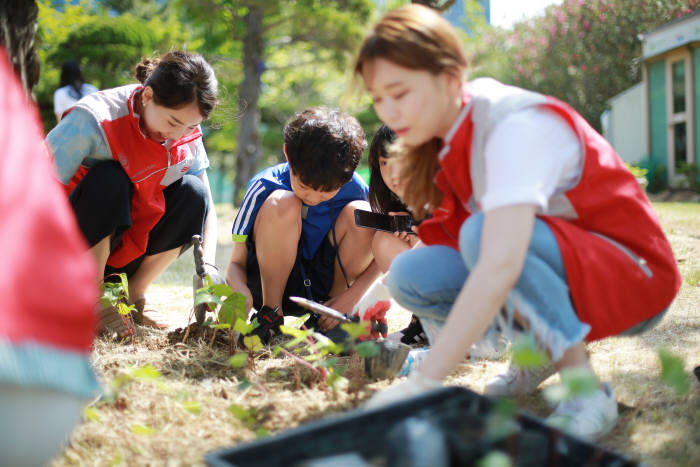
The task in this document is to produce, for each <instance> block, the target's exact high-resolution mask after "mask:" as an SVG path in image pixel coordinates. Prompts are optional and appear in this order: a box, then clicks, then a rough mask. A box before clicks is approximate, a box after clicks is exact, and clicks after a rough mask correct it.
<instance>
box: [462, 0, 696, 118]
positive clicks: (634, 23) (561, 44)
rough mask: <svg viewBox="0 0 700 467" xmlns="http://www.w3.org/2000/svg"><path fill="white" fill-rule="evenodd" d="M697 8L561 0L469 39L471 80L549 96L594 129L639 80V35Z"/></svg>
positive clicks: (628, 0)
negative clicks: (610, 104) (609, 103)
mask: <svg viewBox="0 0 700 467" xmlns="http://www.w3.org/2000/svg"><path fill="white" fill-rule="evenodd" d="M698 9H700V0H586V1H584V0H564V1H563V3H562V4H561V5H552V6H550V7H548V8H547V9H546V10H545V14H544V15H543V16H540V17H536V18H533V19H530V20H527V21H524V22H521V23H518V24H516V25H515V26H514V28H513V30H512V31H506V30H502V29H498V28H491V29H485V30H484V31H483V32H482V35H481V36H480V40H478V41H477V40H471V41H470V43H469V44H467V49H468V50H470V51H471V53H472V56H471V59H472V62H473V64H474V73H473V74H472V76H481V75H490V76H493V77H494V78H496V79H499V80H501V81H503V82H506V83H509V84H515V85H517V86H521V87H524V88H527V89H532V90H535V91H539V92H542V93H545V94H549V95H552V96H555V97H557V98H559V99H562V100H564V101H565V102H568V103H569V104H571V105H572V106H573V107H574V108H575V109H576V110H578V111H579V112H580V113H581V114H582V115H583V116H584V117H585V118H586V119H587V120H588V122H589V123H590V124H591V125H592V126H593V127H595V128H596V129H600V114H601V113H602V112H603V111H604V110H605V105H606V104H605V102H606V100H608V99H610V98H611V97H613V96H614V95H616V94H618V93H620V92H621V91H623V90H625V89H627V88H628V87H630V86H631V85H633V84H634V83H637V82H639V81H640V80H641V67H640V60H641V54H642V47H641V46H642V43H641V40H640V38H639V35H640V34H643V33H646V32H649V31H651V30H653V29H655V28H657V27H659V26H661V25H663V24H665V23H667V22H669V21H672V20H677V19H678V18H681V17H683V16H685V15H689V14H692V13H694V12H695V11H697V10H698ZM485 38H488V39H487V40H488V42H487V43H488V44H489V45H488V46H486V45H484V44H485V43H486V42H485Z"/></svg>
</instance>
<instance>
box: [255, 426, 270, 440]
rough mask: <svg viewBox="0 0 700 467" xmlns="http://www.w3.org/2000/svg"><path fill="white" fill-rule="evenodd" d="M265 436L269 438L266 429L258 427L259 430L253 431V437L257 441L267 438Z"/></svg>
mask: <svg viewBox="0 0 700 467" xmlns="http://www.w3.org/2000/svg"><path fill="white" fill-rule="evenodd" d="M267 436H270V432H269V431H267V429H266V428H263V427H260V428H258V429H257V430H255V437H256V438H257V439H260V438H265V437H267Z"/></svg>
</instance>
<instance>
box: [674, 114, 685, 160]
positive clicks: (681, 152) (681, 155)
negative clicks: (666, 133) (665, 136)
mask: <svg viewBox="0 0 700 467" xmlns="http://www.w3.org/2000/svg"><path fill="white" fill-rule="evenodd" d="M686 135H687V131H686V125H685V122H683V123H676V124H675V125H673V146H674V148H673V152H674V154H673V158H674V161H673V165H674V166H675V167H676V168H677V169H678V168H680V167H681V165H682V163H683V162H686V161H687V160H688V144H687V138H686Z"/></svg>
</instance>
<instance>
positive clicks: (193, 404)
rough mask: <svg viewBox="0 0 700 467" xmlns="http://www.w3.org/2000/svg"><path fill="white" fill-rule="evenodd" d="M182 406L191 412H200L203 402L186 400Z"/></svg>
mask: <svg viewBox="0 0 700 467" xmlns="http://www.w3.org/2000/svg"><path fill="white" fill-rule="evenodd" d="M182 407H183V408H184V409H185V410H187V411H188V412H190V413H193V414H198V413H200V412H201V411H202V404H200V403H199V402H197V401H185V402H183V403H182Z"/></svg>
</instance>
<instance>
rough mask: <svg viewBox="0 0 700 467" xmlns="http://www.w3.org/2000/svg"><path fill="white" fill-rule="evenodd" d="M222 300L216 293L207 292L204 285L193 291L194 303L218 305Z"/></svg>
mask: <svg viewBox="0 0 700 467" xmlns="http://www.w3.org/2000/svg"><path fill="white" fill-rule="evenodd" d="M222 302H223V300H222V299H221V297H218V296H216V295H212V294H211V293H209V289H208V288H206V287H202V288H201V289H197V291H196V292H195V293H194V304H195V305H200V304H202V303H206V304H207V305H210V306H212V305H218V304H220V303H222Z"/></svg>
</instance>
